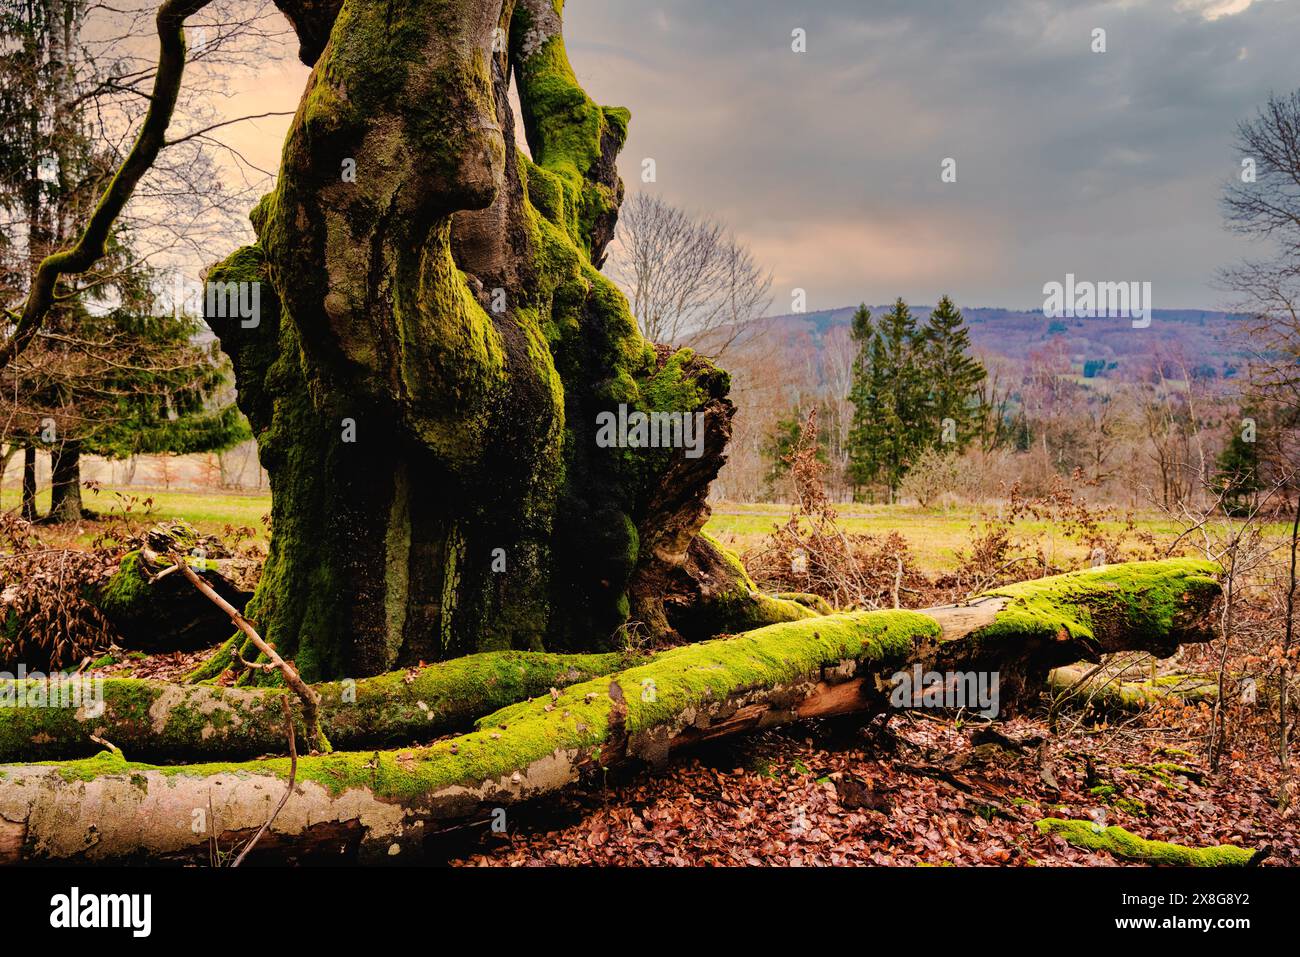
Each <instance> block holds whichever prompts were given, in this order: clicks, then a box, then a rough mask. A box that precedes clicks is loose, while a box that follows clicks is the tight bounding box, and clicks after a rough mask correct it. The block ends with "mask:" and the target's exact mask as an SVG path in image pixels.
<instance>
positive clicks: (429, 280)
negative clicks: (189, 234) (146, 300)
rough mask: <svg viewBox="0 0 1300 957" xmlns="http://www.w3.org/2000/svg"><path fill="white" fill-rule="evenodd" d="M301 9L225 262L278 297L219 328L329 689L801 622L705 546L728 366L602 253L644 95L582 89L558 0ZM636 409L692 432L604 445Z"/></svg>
mask: <svg viewBox="0 0 1300 957" xmlns="http://www.w3.org/2000/svg"><path fill="white" fill-rule="evenodd" d="M280 6H281V9H283V10H285V11H286V13H287V15H288V16H289V18H290V21H291V22H292V23H293V24H294V26H295V28H296V29H297V31H298V35H299V38H300V41H301V49H300V54H301V56H302V57H303V58H304V60H305V61H307V62H309V63H311V64H312V65H313V69H312V73H311V77H310V79H309V81H308V84H307V89H306V92H305V93H304V96H303V99H302V103H301V105H300V107H299V109H298V113H297V115H296V117H295V119H294V121H293V125H292V128H291V131H290V133H289V137H288V140H287V142H286V144H285V147H284V153H283V160H282V166H281V171H280V176H279V179H278V181H277V187H276V190H275V192H273V193H272V194H270V195H268V196H267V197H265V198H264V199H263V200H262V202H261V203H260V204H259V205H258V207H257V208H256V210H254V212H253V217H252V218H253V222H254V225H255V228H256V231H257V235H258V242H257V244H256V245H254V246H250V247H247V248H244V249H241V250H239V251H238V252H236V253H235V254H233V255H232V256H230V257H229V258H228V259H226V260H225V261H224V262H222V263H220V264H219V265H217V266H216V267H214V268H213V269H212V270H211V271H210V273H209V275H208V277H207V278H208V281H209V282H218V283H241V282H243V283H259V284H260V290H261V295H260V315H259V316H258V317H257V321H256V323H255V324H253V323H249V322H248V321H247V320H241V319H240V318H237V317H228V316H222V315H215V314H214V315H209V316H208V317H207V318H208V322H209V324H210V325H211V326H212V328H213V330H214V331H215V332H216V333H217V335H218V336H219V337H220V339H221V345H222V348H223V349H224V350H225V351H226V352H227V353H228V354H229V355H230V356H231V358H232V360H233V362H234V366H235V370H236V374H237V377H238V385H239V403H240V406H241V408H242V409H243V410H244V412H245V413H246V414H247V416H248V418H249V420H250V422H251V423H252V425H253V429H254V433H255V435H256V436H257V440H258V443H259V447H260V452H261V458H262V463H263V464H264V465H265V466H266V468H267V469H268V471H269V473H270V476H271V487H272V493H273V516H274V532H273V536H272V541H271V552H270V558H269V560H268V562H267V566H266V573H265V575H264V577H263V579H262V583H261V586H260V587H259V590H258V592H257V595H256V597H255V598H254V600H253V602H252V603H251V605H250V608H249V609H248V615H249V617H250V618H252V619H254V620H255V621H256V622H257V624H258V627H259V629H260V631H261V633H262V634H263V635H264V636H265V637H266V638H267V640H269V641H271V642H272V643H274V644H275V646H276V647H277V648H278V649H279V650H280V652H281V654H283V655H285V656H286V657H290V658H292V659H293V660H295V662H296V663H297V665H298V667H299V668H300V669H301V671H302V673H303V674H304V676H306V677H308V678H309V679H313V680H318V679H321V678H329V677H338V676H342V675H373V674H378V673H381V672H383V671H385V670H388V669H391V668H393V667H395V666H398V665H401V664H405V663H410V662H415V661H419V660H426V661H433V660H442V659H446V658H451V657H455V656H457V655H463V654H467V653H470V652H474V651H489V650H499V649H509V648H516V649H534V650H536V649H540V648H546V649H548V650H551V651H608V650H614V649H616V648H619V647H621V646H622V643H623V638H624V636H625V635H626V634H627V632H628V631H638V632H642V633H644V634H647V635H649V636H652V637H657V638H663V637H669V638H674V639H676V638H687V639H697V638H702V637H709V636H711V635H713V634H717V633H718V631H719V630H721V629H727V628H730V629H738V628H743V627H752V626H754V625H756V624H761V623H764V622H767V621H779V620H789V619H795V618H800V617H804V616H805V615H806V614H807V611H806V609H803V608H801V607H800V606H798V605H797V604H795V603H791V602H782V601H779V600H763V599H761V598H759V597H757V596H756V595H754V590H753V589H752V583H749V582H748V581H747V579H746V578H745V576H744V573H743V569H739V570H737V568H736V566H735V564H734V563H732V562H729V561H728V560H726V558H725V556H724V555H723V554H722V553H721V552H720V551H719V550H718V549H716V548H715V547H713V546H712V545H711V544H710V543H708V542H705V541H702V540H701V539H700V537H699V532H700V529H701V528H702V526H703V524H704V522H705V520H706V519H707V517H708V506H707V505H706V503H705V498H706V494H707V490H708V486H709V483H710V482H711V481H712V479H713V478H714V476H715V475H716V474H717V472H718V469H719V468H720V467H721V465H722V464H723V462H724V452H725V446H726V442H727V440H728V438H729V435H730V421H731V416H732V413H733V407H732V405H731V404H730V402H728V401H727V398H726V396H727V390H728V379H727V376H726V374H725V373H723V372H722V371H720V370H718V369H717V368H715V367H714V366H712V365H711V364H710V363H709V362H708V361H706V360H705V359H703V358H701V357H699V356H696V355H694V354H693V353H691V352H690V351H689V350H680V351H673V350H671V349H667V348H663V347H655V346H653V345H652V344H650V343H649V342H647V341H645V340H644V339H643V338H642V337H641V335H640V334H639V333H638V331H637V327H636V323H635V321H634V320H633V318H632V316H631V314H630V313H629V311H628V306H627V303H626V301H625V300H624V298H623V296H622V295H621V294H620V293H619V291H618V290H617V289H616V288H615V287H614V286H613V284H612V283H611V282H610V281H609V280H608V279H606V278H605V277H604V276H602V275H601V274H600V272H599V271H598V267H599V266H600V264H601V263H602V261H603V258H604V250H605V246H606V245H607V244H608V242H609V241H610V239H611V237H612V235H613V230H614V223H615V219H616V217H617V213H618V208H619V203H620V202H621V199H622V195H623V186H622V182H621V181H620V179H619V176H618V171H617V168H616V166H615V159H616V157H617V154H618V152H619V149H620V148H621V147H622V145H623V142H624V139H625V137H626V135H627V124H628V119H629V115H628V113H627V111H626V110H623V109H619V108H614V107H601V106H598V105H597V104H595V103H594V102H592V100H591V99H590V98H589V97H588V96H587V94H586V93H585V92H584V91H583V90H582V88H581V87H580V86H579V85H578V83H577V81H576V79H575V78H574V75H573V71H572V69H571V67H570V65H569V61H568V58H567V55H566V53H565V47H564V39H563V36H562V29H561V28H562V23H561V16H562V9H563V4H562V3H556V2H553V0H454V2H449V3H433V2H431V0H396V2H390V0H384V2H380V0H346V2H343V3H341V4H340V3H337V2H333V0H324V2H316V0H282V2H281V3H280ZM326 38H328V39H326ZM512 78H513V80H514V82H515V84H516V86H517V89H518V94H519V102H520V104H521V107H522V121H523V126H524V130H525V133H526V136H527V141H528V145H529V148H530V151H531V158H529V157H528V156H526V155H524V154H523V153H522V152H520V151H519V150H517V149H516V148H515V117H514V115H513V112H512V109H511V106H510V101H509V98H508V95H507V94H508V89H509V85H510V82H511V79H512ZM217 311H219V310H217ZM620 407H625V408H626V409H627V410H629V411H640V412H644V413H668V414H678V415H690V416H696V417H698V421H700V422H701V423H702V431H703V436H702V442H701V444H700V447H699V448H698V449H697V450H692V454H691V455H689V456H688V455H687V454H686V450H685V449H683V448H680V447H679V448H662V447H646V446H645V445H644V444H642V445H639V446H634V447H601V446H600V445H598V444H597V441H596V438H597V427H596V422H597V415H598V414H599V413H602V412H617V411H618V410H619V408H620ZM696 451H698V452H699V454H698V456H697V455H695V452H696ZM715 598H716V599H721V600H720V601H715V600H714V599H715Z"/></svg>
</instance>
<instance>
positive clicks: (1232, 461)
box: [1214, 428, 1264, 515]
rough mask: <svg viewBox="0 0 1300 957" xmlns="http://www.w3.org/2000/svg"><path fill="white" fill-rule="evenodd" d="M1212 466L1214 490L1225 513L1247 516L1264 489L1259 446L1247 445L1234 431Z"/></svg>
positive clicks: (1239, 434) (1251, 443)
mask: <svg viewBox="0 0 1300 957" xmlns="http://www.w3.org/2000/svg"><path fill="white" fill-rule="evenodd" d="M1215 465H1216V473H1215V478H1214V489H1215V491H1216V492H1217V493H1218V494H1220V495H1222V496H1223V510H1224V512H1226V513H1227V514H1228V515H1245V514H1247V513H1249V511H1250V508H1251V506H1252V504H1253V503H1254V501H1255V497H1256V496H1257V495H1258V494H1259V492H1260V491H1261V490H1262V489H1263V488H1264V479H1263V476H1262V475H1261V474H1260V467H1261V462H1260V455H1259V446H1258V444H1257V443H1255V442H1248V441H1246V439H1245V437H1244V436H1243V435H1242V433H1241V432H1240V431H1239V430H1237V429H1235V428H1234V429H1233V430H1232V438H1231V439H1229V440H1228V444H1227V445H1226V446H1224V448H1223V451H1222V452H1220V453H1219V457H1218V459H1217V461H1216V463H1215Z"/></svg>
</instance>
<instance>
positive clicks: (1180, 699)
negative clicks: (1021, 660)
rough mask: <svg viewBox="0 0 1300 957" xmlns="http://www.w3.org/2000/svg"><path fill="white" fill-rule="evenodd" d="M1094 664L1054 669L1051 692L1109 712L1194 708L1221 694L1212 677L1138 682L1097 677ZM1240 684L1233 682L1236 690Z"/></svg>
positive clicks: (1119, 677)
mask: <svg viewBox="0 0 1300 957" xmlns="http://www.w3.org/2000/svg"><path fill="white" fill-rule="evenodd" d="M1093 671H1094V666H1091V665H1066V666H1065V667H1063V668H1054V669H1053V670H1052V672H1051V673H1050V674H1049V675H1048V676H1047V688H1048V691H1049V692H1050V693H1051V694H1053V695H1054V696H1060V695H1068V697H1067V698H1065V699H1064V703H1066V704H1068V705H1070V706H1073V707H1087V708H1091V709H1093V710H1095V711H1099V712H1103V713H1107V712H1116V711H1141V710H1143V709H1144V708H1149V707H1152V706H1153V705H1161V704H1181V705H1191V704H1199V703H1201V702H1203V701H1204V702H1213V701H1214V699H1215V698H1217V697H1218V695H1219V680H1218V677H1217V676H1215V675H1212V674H1168V675H1160V676H1158V677H1155V678H1147V679H1143V680H1134V679H1132V678H1129V677H1126V676H1124V675H1116V674H1113V673H1107V672H1106V671H1105V670H1102V671H1098V672H1096V673H1095V674H1092V673H1091V672H1093ZM1236 686H1237V682H1236V680H1235V679H1234V680H1233V681H1232V687H1233V688H1236Z"/></svg>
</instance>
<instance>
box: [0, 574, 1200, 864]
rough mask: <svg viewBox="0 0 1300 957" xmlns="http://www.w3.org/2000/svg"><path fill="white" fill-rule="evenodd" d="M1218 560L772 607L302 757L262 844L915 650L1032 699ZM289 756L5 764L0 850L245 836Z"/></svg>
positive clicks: (486, 789) (466, 806) (401, 845)
mask: <svg viewBox="0 0 1300 957" xmlns="http://www.w3.org/2000/svg"><path fill="white" fill-rule="evenodd" d="M1213 571H1214V566H1212V565H1210V564H1208V563H1205V562H1198V561H1192V560H1171V561H1164V562H1151V563H1136V564H1130V565H1116V566H1110V567H1106V568H1101V569H1092V570H1089V571H1086V572H1078V573H1074V574H1070V575H1062V576H1057V577H1055V578H1049V579H1040V580H1036V581H1032V582H1025V583H1023V584H1021V585H1015V586H1010V587H1008V588H1002V589H998V590H996V591H994V592H990V593H988V594H986V595H984V596H981V597H980V598H979V599H978V600H976V601H973V602H971V603H969V604H966V605H961V606H953V607H945V608H936V609H928V610H926V611H919V612H918V611H879V612H861V613H855V614H841V615H830V616H824V617H816V618H811V619H808V620H804V621H797V622H789V623H784V624H778V625H772V626H768V627H765V628H761V629H758V630H757V631H752V632H747V633H745V634H742V635H738V636H736V637H734V638H724V639H717V640H715V641H710V642H704V643H702V644H697V645H688V646H685V647H681V648H675V649H672V650H670V651H666V652H663V653H661V654H659V655H658V656H656V657H655V658H654V659H653V660H651V661H649V662H647V663H645V664H640V665H637V666H635V667H632V668H626V669H622V670H619V671H617V672H615V673H613V674H611V675H608V676H603V677H599V678H595V679H592V680H589V681H585V682H580V683H578V684H574V685H571V686H569V687H568V688H566V689H564V690H563V691H560V690H556V691H554V692H552V693H551V694H548V695H545V696H543V697H541V698H537V699H534V700H532V701H528V702H523V703H520V704H516V705H512V706H509V707H506V708H503V709H501V710H499V711H497V712H495V713H493V714H490V715H487V716H485V717H482V718H480V719H479V720H478V721H477V727H478V729H479V730H477V731H474V732H471V733H469V734H463V735H460V736H458V737H455V738H451V739H446V740H442V741H438V742H436V743H434V744H432V745H427V746H419V745H412V746H411V747H409V748H405V749H399V750H393V751H379V752H366V751H362V752H335V753H332V754H327V755H320V756H307V757H302V758H300V759H299V760H298V764H297V773H296V780H295V789H294V793H293V794H292V795H291V797H290V799H289V801H288V803H287V804H286V805H285V808H284V810H283V811H282V812H281V814H280V815H279V816H278V817H277V818H276V819H275V822H274V824H273V826H272V835H273V836H272V838H271V840H270V841H269V842H268V843H267V844H266V847H265V849H264V850H265V851H266V852H267V853H270V854H284V853H286V851H288V852H290V853H293V854H303V853H307V852H309V851H310V850H312V849H313V848H316V847H326V848H328V849H329V850H331V851H333V852H335V853H337V852H339V851H348V852H350V853H353V854H359V855H360V856H362V857H363V858H373V859H380V860H383V859H390V858H392V857H396V856H401V855H408V856H409V854H410V853H413V852H418V851H419V850H420V848H421V846H422V842H423V839H424V838H425V836H426V835H427V834H428V833H429V832H430V831H431V830H432V829H436V828H438V827H441V826H445V825H446V823H447V822H451V821H457V820H461V819H464V818H467V817H472V816H475V815H481V814H485V813H489V812H491V810H492V809H494V808H500V807H504V806H507V805H510V804H515V803H518V802H520V801H524V800H528V799H530V798H533V797H536V796H539V795H542V794H546V793H549V792H552V791H555V790H556V789H559V788H562V787H564V786H566V785H568V784H571V783H573V782H575V781H577V780H579V779H580V778H581V777H582V776H583V775H584V774H586V773H588V772H591V771H599V770H600V769H602V768H608V767H612V766H614V765H618V764H623V763H627V762H636V761H640V762H645V763H649V764H656V763H658V762H661V761H663V760H664V759H665V758H666V757H667V756H668V755H670V754H671V753H673V752H674V751H676V750H678V749H680V748H683V747H686V746H689V745H692V744H695V743H697V742H700V741H702V740H707V739H710V738H715V737H719V736H721V735H726V734H734V733H737V732H740V731H745V730H748V729H753V728H766V727H772V726H775V725H779V724H783V723H786V722H790V721H794V720H799V719H802V718H809V717H821V716H825V715H832V714H843V713H849V712H855V711H862V712H881V711H885V710H887V709H888V708H890V707H899V706H904V707H906V706H912V705H915V704H916V703H918V702H916V701H915V700H912V699H905V700H901V701H900V700H898V698H897V688H898V687H899V685H898V684H897V681H896V679H897V678H898V675H899V673H900V672H901V673H903V674H909V673H912V670H913V669H920V670H921V671H922V672H926V671H930V670H933V671H935V672H951V673H952V674H954V675H958V677H960V675H959V673H961V672H969V671H979V672H986V673H989V674H996V675H997V676H998V678H999V682H998V690H999V700H998V707H999V708H1000V712H1001V713H1002V714H1008V713H1011V712H1013V711H1014V710H1015V709H1016V708H1017V707H1022V706H1024V705H1025V704H1026V703H1028V702H1029V701H1031V700H1033V698H1034V696H1035V694H1036V692H1037V690H1038V689H1039V688H1041V685H1042V682H1043V681H1044V679H1045V678H1046V676H1047V673H1048V672H1049V671H1050V670H1051V669H1052V668H1054V667H1059V666H1061V665H1064V664H1066V663H1068V662H1071V661H1075V660H1078V659H1081V658H1084V659H1088V658H1093V659H1095V658H1096V657H1097V656H1099V655H1101V654H1106V653H1109V652H1115V651H1122V650H1132V649H1144V650H1149V651H1151V652H1153V653H1155V654H1158V655H1168V654H1170V653H1171V652H1172V651H1173V650H1174V649H1175V648H1177V646H1178V645H1179V643H1181V642H1189V641H1205V640H1208V639H1209V638H1210V637H1211V636H1212V623H1213V615H1212V614H1211V606H1212V604H1213V602H1214V600H1215V598H1216V597H1217V595H1218V593H1219V587H1218V583H1217V582H1216V581H1215V579H1214V578H1213V577H1211V575H1212V573H1213ZM920 703H921V704H925V703H926V702H925V701H921V702H920ZM288 774H289V761H288V760H287V759H285V758H274V759H269V760H264V761H253V762H246V763H233V764H209V765H182V766H173V767H151V766H149V765H145V764H135V763H130V762H128V761H126V760H124V758H123V757H122V756H121V755H119V754H114V753H110V752H105V753H103V754H101V755H100V756H99V757H97V758H92V759H88V760H83V761H73V762H65V763H56V764H54V765H50V766H41V765H9V766H5V767H0V780H2V781H3V784H0V860H9V861H21V860H51V859H52V860H69V859H77V860H88V861H99V860H120V859H130V858H133V857H137V858H142V857H148V858H150V859H155V860H161V859H171V858H176V859H193V858H199V857H202V856H203V855H206V853H207V848H208V844H209V841H210V840H211V839H212V838H214V837H215V838H216V839H217V840H218V841H219V843H221V844H222V846H223V847H227V848H228V847H229V845H230V843H231V842H232V841H234V840H237V839H246V838H247V837H248V836H250V835H251V834H252V833H253V831H254V830H255V829H256V828H258V827H259V826H260V825H261V824H262V822H263V821H265V820H266V818H267V816H268V815H269V813H270V811H271V809H272V808H273V807H274V806H275V805H276V803H277V802H278V801H279V799H280V797H281V796H282V794H283V793H284V790H283V789H284V787H285V781H286V779H287V777H288ZM209 808H211V813H212V815H214V818H213V820H212V821H211V822H209V821H208V817H207V814H208V809H209ZM197 821H202V822H204V823H203V826H202V827H199V826H196V824H195V822H197Z"/></svg>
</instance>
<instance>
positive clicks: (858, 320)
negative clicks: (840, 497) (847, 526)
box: [848, 303, 880, 498]
mask: <svg viewBox="0 0 1300 957" xmlns="http://www.w3.org/2000/svg"><path fill="white" fill-rule="evenodd" d="M849 334H850V337H851V338H852V340H853V342H854V343H855V344H856V346H857V353H856V355H855V356H854V359H853V378H852V382H851V384H850V387H849V401H850V402H852V403H853V422H852V423H851V425H850V427H849V437H848V452H849V481H850V483H851V484H852V485H853V491H854V498H857V497H858V494H859V492H860V490H862V489H866V488H869V487H870V486H871V485H872V484H873V483H875V481H876V479H877V477H878V475H879V473H880V457H879V453H880V445H879V439H880V432H879V430H878V428H877V422H876V420H875V419H874V418H873V417H872V410H873V408H874V407H875V405H876V392H877V383H876V382H875V381H874V378H873V371H874V368H875V367H874V366H873V364H872V361H871V349H872V344H873V342H874V341H875V338H876V329H875V326H873V325H872V323H871V310H870V309H868V308H867V306H866V303H863V304H862V305H860V306H858V308H857V311H856V312H854V313H853V325H852V326H851V328H850V331H849Z"/></svg>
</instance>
